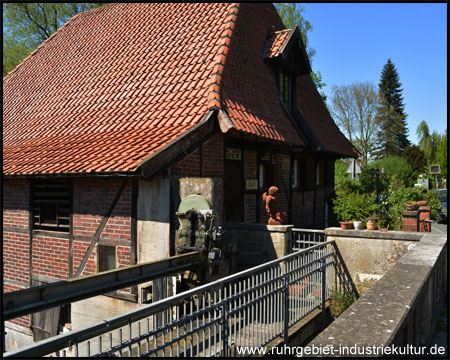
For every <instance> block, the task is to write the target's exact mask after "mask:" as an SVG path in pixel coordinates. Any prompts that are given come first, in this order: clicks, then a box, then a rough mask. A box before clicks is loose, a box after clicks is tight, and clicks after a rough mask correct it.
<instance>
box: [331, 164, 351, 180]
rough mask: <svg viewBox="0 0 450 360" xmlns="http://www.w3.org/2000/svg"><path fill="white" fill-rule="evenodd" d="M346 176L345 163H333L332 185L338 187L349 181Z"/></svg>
mask: <svg viewBox="0 0 450 360" xmlns="http://www.w3.org/2000/svg"><path fill="white" fill-rule="evenodd" d="M348 175H349V174H348V173H347V166H346V165H345V162H344V161H343V160H341V159H337V160H336V161H335V163H334V184H335V185H339V184H342V183H344V182H345V181H347V180H348V179H349V176H348Z"/></svg>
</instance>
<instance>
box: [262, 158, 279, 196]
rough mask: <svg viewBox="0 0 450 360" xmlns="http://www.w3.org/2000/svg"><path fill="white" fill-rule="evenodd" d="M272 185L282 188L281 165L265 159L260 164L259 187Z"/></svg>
mask: <svg viewBox="0 0 450 360" xmlns="http://www.w3.org/2000/svg"><path fill="white" fill-rule="evenodd" d="M271 186H276V187H277V188H278V190H281V169H280V166H278V165H277V164H270V163H269V162H265V161H264V162H261V163H260V164H259V188H260V189H268V188H269V187H271Z"/></svg>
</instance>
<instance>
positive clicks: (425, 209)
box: [419, 206, 431, 232]
mask: <svg viewBox="0 0 450 360" xmlns="http://www.w3.org/2000/svg"><path fill="white" fill-rule="evenodd" d="M419 218H420V232H431V222H429V221H427V220H430V219H431V206H419Z"/></svg>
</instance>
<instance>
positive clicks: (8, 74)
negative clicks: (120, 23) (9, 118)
mask: <svg viewBox="0 0 450 360" xmlns="http://www.w3.org/2000/svg"><path fill="white" fill-rule="evenodd" d="M107 5H111V4H105V5H104V6H105V7H106V6H107ZM104 6H98V7H96V8H93V9H89V10H84V11H80V12H79V13H76V14H75V15H74V16H72V17H71V18H70V19H69V20H67V21H66V22H65V23H64V24H62V25H61V26H60V27H59V28H58V29H56V31H55V32H54V33H53V34H51V35H50V36H49V37H48V38H47V39H45V40H44V41H43V42H42V43H41V44H39V45H38V47H37V48H36V49H34V50H33V51H32V52H30V53H29V54H28V56H27V57H25V58H24V59H23V60H22V61H21V62H20V63H19V64H17V65H16V66H15V67H14V68H13V69H12V70H11V71H10V72H9V73H7V74H6V76H5V77H4V78H3V81H5V80H6V79H7V78H8V77H9V76H10V75H11V74H12V73H14V72H16V70H17V69H18V68H19V67H21V66H22V64H23V63H24V62H25V61H26V60H28V58H31V57H32V56H34V55H36V53H37V52H38V51H39V49H40V48H41V47H42V46H44V44H46V43H47V42H48V41H49V40H51V39H52V38H53V37H54V36H55V35H56V34H57V33H59V32H61V30H63V28H65V27H66V26H67V25H69V23H72V22H73V21H74V19H75V18H76V17H78V15H81V14H85V13H87V12H89V11H92V10H97V9H99V8H103V7H104Z"/></svg>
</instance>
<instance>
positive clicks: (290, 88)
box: [280, 68, 295, 110]
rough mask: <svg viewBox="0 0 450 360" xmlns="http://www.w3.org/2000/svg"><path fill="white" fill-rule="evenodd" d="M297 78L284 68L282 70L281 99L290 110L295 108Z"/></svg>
mask: <svg viewBox="0 0 450 360" xmlns="http://www.w3.org/2000/svg"><path fill="white" fill-rule="evenodd" d="M294 84H295V77H294V75H292V74H291V73H289V72H287V71H286V70H284V69H283V68H281V69H280V97H281V100H282V101H283V103H284V105H285V106H286V108H287V109H288V110H293V109H294V107H295V86H294Z"/></svg>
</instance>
